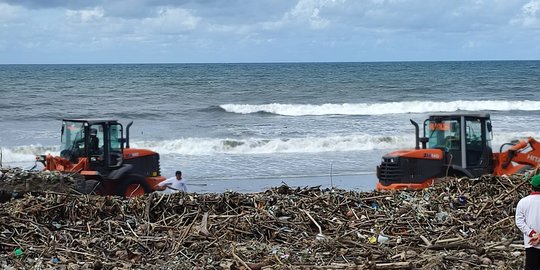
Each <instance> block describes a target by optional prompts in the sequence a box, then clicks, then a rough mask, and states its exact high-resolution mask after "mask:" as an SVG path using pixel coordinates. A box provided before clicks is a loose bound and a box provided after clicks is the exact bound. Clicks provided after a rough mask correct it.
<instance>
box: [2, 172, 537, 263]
mask: <svg viewBox="0 0 540 270" xmlns="http://www.w3.org/2000/svg"><path fill="white" fill-rule="evenodd" d="M528 178H529V176H527V175H517V176H511V177H493V176H484V177H481V178H480V179H456V178H447V179H443V180H441V181H440V183H439V184H438V185H436V186H434V187H431V188H428V189H425V190H421V191H402V192H389V193H380V192H352V191H346V190H337V189H332V190H321V189H319V188H296V189H294V188H291V187H288V186H281V187H278V188H274V189H270V190H267V191H265V192H261V193H252V194H242V193H234V192H227V193H223V194H189V193H187V194H184V193H179V194H174V195H161V194H158V193H152V194H149V195H147V196H142V197H137V198H132V199H123V198H119V197H100V196H82V195H75V194H59V193H57V192H55V193H48V192H43V193H42V194H40V195H39V196H38V195H36V194H34V193H28V194H26V195H25V196H24V198H21V199H17V200H11V201H9V202H6V203H3V204H2V207H1V208H0V245H1V247H2V249H3V250H2V253H1V255H0V267H2V268H3V269H9V268H10V267H11V268H12V269H19V268H25V269H32V268H33V269H47V268H54V269H58V268H59V267H62V268H64V269H291V268H295V269H521V268H522V265H523V261H524V248H523V242H522V241H523V240H522V236H521V233H520V232H519V230H518V229H517V228H516V227H515V225H514V210H515V206H516V204H517V202H518V201H519V199H520V198H522V197H524V196H526V195H527V194H528V193H529V186H528V184H527V179H528ZM2 179H3V178H2Z"/></svg>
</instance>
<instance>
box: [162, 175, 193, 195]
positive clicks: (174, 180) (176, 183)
mask: <svg viewBox="0 0 540 270" xmlns="http://www.w3.org/2000/svg"><path fill="white" fill-rule="evenodd" d="M156 189H157V190H161V191H162V192H163V193H165V194H172V193H176V192H178V191H182V192H187V185H186V181H185V180H182V172H181V171H176V173H175V176H174V177H171V178H167V179H166V180H165V181H163V182H161V183H159V184H158V186H157V187H156Z"/></svg>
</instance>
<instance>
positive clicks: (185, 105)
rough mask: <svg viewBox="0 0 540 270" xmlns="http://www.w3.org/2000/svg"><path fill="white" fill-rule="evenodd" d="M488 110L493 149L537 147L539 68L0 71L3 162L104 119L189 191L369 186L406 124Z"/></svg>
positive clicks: (521, 64) (402, 142)
mask: <svg viewBox="0 0 540 270" xmlns="http://www.w3.org/2000/svg"><path fill="white" fill-rule="evenodd" d="M457 111H468V112H487V113H490V114H491V116H492V122H493V133H494V141H493V142H494V149H495V150H498V148H499V146H500V145H501V144H503V143H505V142H509V141H511V140H514V139H518V138H524V137H527V136H533V137H536V138H540V125H539V124H538V119H540V117H539V116H540V61H485V62H484V61H471V62H467V61H463V62H388V63H382V62H381V63H261V64H256V63H253V64H117V65H0V147H1V151H2V163H3V166H12V167H23V168H31V167H32V166H33V165H34V156H35V155H38V154H44V153H53V154H58V152H59V144H60V127H61V119H63V118H113V119H118V120H120V121H121V122H122V123H123V124H124V125H125V124H127V123H128V122H129V121H134V124H133V126H132V128H131V143H132V147H140V148H148V149H152V150H154V151H157V152H159V153H160V156H161V171H162V174H163V175H164V176H166V177H171V176H173V174H174V171H176V170H182V171H183V173H184V177H185V178H186V179H188V181H189V182H188V183H189V184H188V186H189V185H191V186H190V189H191V191H196V192H221V191H224V190H235V191H260V190H263V189H265V188H267V187H270V186H276V185H279V184H281V183H282V182H284V183H287V184H289V185H292V186H318V185H321V186H324V187H327V186H330V185H331V186H337V187H340V188H346V189H351V190H370V189H372V188H373V187H374V186H375V183H376V179H375V176H374V173H375V167H376V166H377V165H378V164H379V162H380V158H381V156H382V155H383V154H384V153H387V152H390V151H393V150H396V149H402V148H412V147H413V146H414V128H413V126H412V125H411V124H410V122H409V119H413V120H415V121H417V122H419V123H420V122H422V121H423V119H425V118H426V117H427V116H428V115H429V114H430V113H435V112H457Z"/></svg>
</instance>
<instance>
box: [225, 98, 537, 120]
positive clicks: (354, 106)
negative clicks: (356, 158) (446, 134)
mask: <svg viewBox="0 0 540 270" xmlns="http://www.w3.org/2000/svg"><path fill="white" fill-rule="evenodd" d="M220 107H221V108H222V109H223V110H225V111H226V112H230V113H238V114H251V113H261V112H264V113H271V114H278V115H286V116H304V115H383V114H405V113H427V112H455V111H538V110H540V101H531V100H523V101H505V100H481V101H472V100H457V101H449V102H440V101H403V102H386V103H343V104H332V103H327V104H321V105H311V104H280V103H271V104H260V105H250V104H223V105H220Z"/></svg>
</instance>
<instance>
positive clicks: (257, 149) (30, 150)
mask: <svg viewBox="0 0 540 270" xmlns="http://www.w3.org/2000/svg"><path fill="white" fill-rule="evenodd" d="M527 137H535V138H538V139H540V134H538V133H537V134H535V133H527V132H520V133H500V134H499V135H498V136H496V137H495V138H494V140H493V143H492V144H493V150H494V151H495V152H498V150H499V147H500V145H502V144H503V143H507V142H511V141H512V140H516V139H526V138H527ZM132 147H134V148H147V149H151V150H153V151H156V152H158V153H160V154H162V155H167V154H170V155H195V156H201V155H215V154H234V155H250V154H277V153H322V152H346V151H371V150H388V151H391V150H396V149H411V148H413V147H414V135H413V134H410V135H399V136H380V135H368V134H356V135H345V136H328V137H320V138H319V137H305V138H288V139H285V138H272V139H261V138H249V139H215V138H185V139H176V140H163V141H139V142H137V141H135V142H132ZM48 153H50V154H52V155H58V154H59V150H58V147H57V146H41V145H27V146H18V147H13V148H2V155H3V157H2V161H3V163H4V164H10V163H20V162H33V161H34V160H35V156H36V155H40V154H48ZM373 158H377V157H373Z"/></svg>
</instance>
